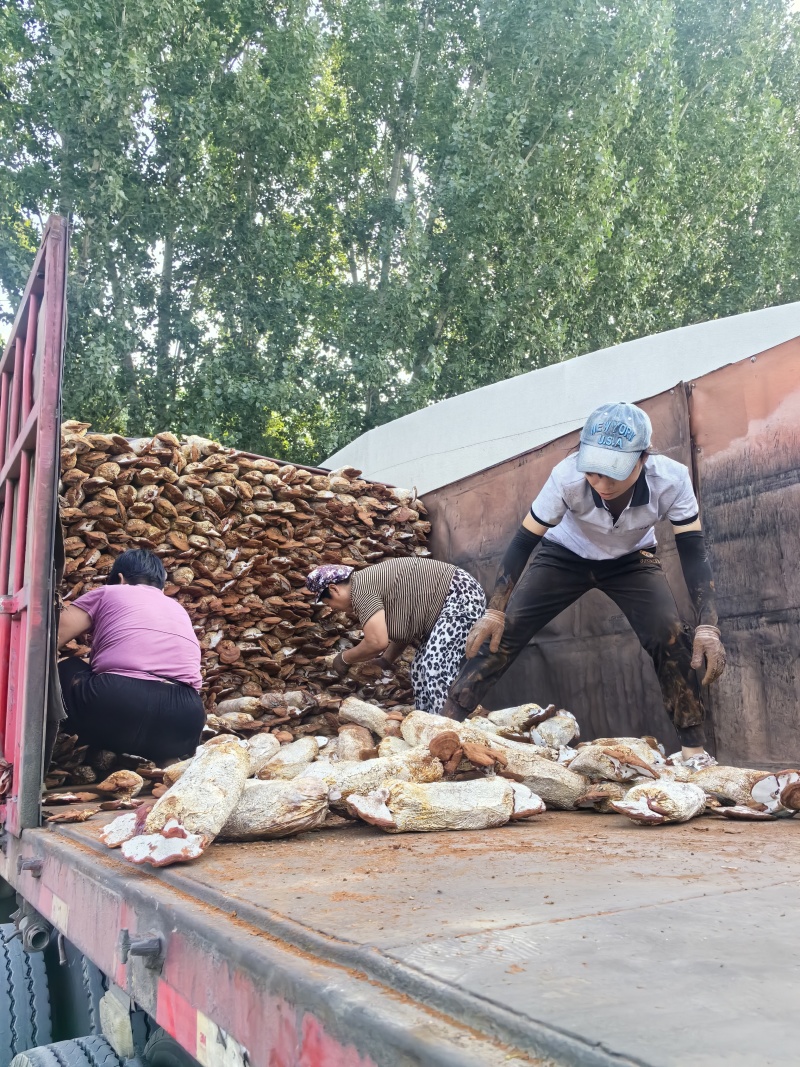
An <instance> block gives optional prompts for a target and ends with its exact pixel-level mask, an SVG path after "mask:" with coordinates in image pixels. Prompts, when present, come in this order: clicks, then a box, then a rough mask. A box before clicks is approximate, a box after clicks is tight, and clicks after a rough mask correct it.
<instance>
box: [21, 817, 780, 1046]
mask: <svg viewBox="0 0 800 1067" xmlns="http://www.w3.org/2000/svg"><path fill="white" fill-rule="evenodd" d="M100 825H101V819H100V818H95V819H94V820H92V821H90V822H87V823H83V824H75V825H64V826H61V827H58V828H53V829H42V830H28V831H26V832H25V833H24V834H23V837H22V841H21V843H20V842H15V841H10V842H9V847H8V855H7V857H6V863H7V866H8V868H9V874H8V875H7V876H8V877H9V879H10V880H11V881H14V882H17V883H18V884H19V883H20V880H24V891H25V895H26V896H28V897H29V899H31V900H32V901H33V902H34V904H36V894H37V892H38V894H39V898H40V910H42V911H43V913H45V914H50V916H51V917H52V918H53V920H54V921H55V922H56V925H58V926H59V928H61V929H63V931H64V932H65V933H66V934H67V936H69V938H70V939H71V940H73V941H75V942H76V943H77V944H78V946H79V947H80V948H82V950H83V951H85V952H86V953H87V954H88V955H90V956H91V957H92V958H93V959H94V960H95V962H97V963H98V965H99V966H101V967H102V968H103V969H104V970H106V972H107V973H109V974H112V975H115V976H116V980H117V981H118V983H119V984H120V985H121V986H122V987H123V988H127V989H128V991H129V992H130V993H131V995H132V996H134V997H135V998H136V999H137V1000H138V1001H139V1002H140V1003H142V1004H143V1006H144V1007H145V1008H146V1009H147V1010H151V1011H152V1013H153V1014H154V1015H155V1016H156V1017H157V1018H158V1020H159V1022H161V1023H162V1025H166V1026H167V1028H168V1029H170V1030H171V1032H173V1033H174V1034H176V1036H178V1037H179V1039H180V1038H181V1036H182V1030H181V1028H182V1027H183V1028H184V1029H185V1027H186V1026H189V1027H191V1026H196V1027H199V1026H200V1023H198V1022H197V1020H193V1019H191V1018H190V1019H189V1020H188V1022H187V1020H186V1019H184V1018H182V1014H181V1012H182V1011H183V1008H182V1005H183V1004H184V1002H187V1003H188V1002H191V1003H192V1004H195V1005H201V1006H203V1007H202V1008H201V1010H203V1011H205V1010H207V1011H208V1012H209V1013H211V1012H212V1011H213V1014H214V1018H215V1019H216V1021H217V1022H218V1023H219V1024H220V1025H221V1026H224V1027H225V1028H226V1029H227V1030H228V1032H229V1033H230V1034H232V1035H233V1037H234V1038H236V1040H237V1042H238V1043H239V1044H240V1045H242V1046H243V1047H244V1048H246V1049H247V1050H248V1054H249V1062H250V1063H251V1064H253V1065H254V1067H259V1065H261V1064H263V1065H264V1067H267V1065H269V1067H282V1065H283V1064H284V1063H286V1064H288V1063H294V1062H299V1063H304V1064H305V1063H308V1064H309V1065H311V1064H318V1065H319V1067H323V1065H324V1067H339V1065H341V1067H344V1065H348V1067H349V1065H350V1064H353V1065H359V1067H366V1065H367V1064H371V1063H374V1064H378V1065H384V1064H385V1065H386V1067H390V1065H391V1067H397V1065H402V1064H452V1065H453V1067H455V1065H456V1064H457V1065H459V1067H467V1065H472V1064H476V1065H477V1064H492V1065H493V1064H502V1063H506V1064H507V1063H509V1062H518V1063H558V1064H598V1065H599V1064H643V1065H653V1067H655V1065H659V1067H661V1065H682V1067H685V1065H687V1064H692V1065H700V1064H718V1063H726V1064H728V1065H737V1064H741V1065H745V1064H747V1065H748V1067H751V1065H752V1064H755V1063H758V1064H759V1065H760V1064H772V1063H775V1064H777V1063H785V1062H787V1057H789V1058H792V1056H791V1055H790V1053H789V1050H790V1049H794V1047H795V1043H796V1022H795V1016H796V990H797V989H798V988H799V987H800V985H799V984H798V980H799V979H800V953H798V951H797V948H798V936H797V919H796V915H797V914H798V903H800V899H799V898H800V893H798V878H799V877H800V844H799V842H800V837H798V829H799V828H798V825H797V824H796V823H795V821H793V820H781V821H776V822H759V823H741V822H728V821H724V820H722V819H718V818H716V817H705V818H702V819H696V820H694V821H692V822H690V823H687V824H683V825H675V826H666V827H658V828H646V827H641V826H637V825H635V824H633V823H631V822H629V821H628V820H626V819H624V818H623V817H622V816H602V815H596V814H594V813H589V812H581V813H567V812H548V813H547V814H546V815H545V816H543V817H542V818H540V819H539V820H534V821H532V822H529V823H516V824H514V823H511V824H509V825H507V826H505V827H503V828H501V829H497V830H493V831H490V832H483V831H481V832H478V831H475V832H463V833H450V834H445V833H436V834H417V835H415V834H405V835H387V834H383V833H380V832H378V831H376V830H375V829H374V828H370V827H367V826H363V825H361V824H358V825H357V824H353V825H352V826H348V827H345V828H342V829H338V830H323V831H317V832H314V833H308V834H304V835H302V836H300V837H296V838H289V839H285V840H279V841H273V842H264V843H253V844H230V845H224V844H215V845H214V846H213V847H212V848H211V849H210V851H209V853H208V854H207V855H206V856H204V857H203V858H202V859H201V860H200V861H199V862H197V863H194V864H188V865H184V866H181V867H172V868H168V869H164V870H161V871H152V870H150V869H146V870H140V869H136V868H132V867H131V866H130V865H128V864H127V863H125V862H124V861H122V860H121V859H120V858H119V853H116V852H111V851H109V850H107V849H105V847H104V846H102V845H101V844H99V843H98V841H97V833H98V830H99V828H100ZM18 850H19V851H20V854H24V855H26V856H38V857H40V858H43V859H44V869H43V872H42V875H41V878H39V879H38V880H36V879H34V878H33V876H32V874H31V873H30V872H28V871H25V872H23V873H22V874H18V873H17V871H16V860H13V856H14V854H15V852H16V851H18ZM12 861H13V862H12ZM0 873H2V863H0ZM48 894H51V895H52V894H55V896H54V897H52V899H51V897H50V896H49V895H48ZM107 898H113V899H107ZM48 905H49V910H48ZM114 909H116V914H112V911H113V910H114ZM59 919H61V921H59ZM115 922H116V923H117V924H118V926H119V927H123V928H126V929H130V930H131V935H132V936H133V934H134V932H136V931H138V933H139V935H143V934H146V933H148V932H149V933H158V934H159V935H160V936H161V937H162V939H163V941H164V944H165V946H166V952H165V958H164V961H163V966H162V967H161V969H160V971H159V970H158V967H157V966H156V968H152V967H151V968H148V967H147V966H146V963H145V961H142V960H141V959H138V960H129V963H128V964H127V965H123V964H122V963H121V962H120V952H119V946H118V945H116V944H114V943H113V942H114V939H115V937H116V932H115V931H116V927H114V926H113V925H112V924H113V923H115ZM209 954H212V955H213V956H214V957H215V960H216V967H215V968H209V967H208V966H207V964H208V957H209ZM98 956H99V957H101V958H98ZM201 961H202V963H203V964H204V965H203V966H201V965H200V964H201ZM766 961H768V968H769V969H768V970H767V969H766V967H765V962H766ZM209 971H210V972H211V973H212V974H213V975H214V980H213V983H211V985H210V986H209V988H207V989H206V988H199V985H202V984H203V983H206V984H208V974H209ZM201 972H202V973H201ZM184 1014H185V1012H184ZM309 1026H310V1027H311V1030H312V1031H313V1034H312V1036H311V1038H309V1036H308V1033H307V1031H308V1027H309ZM198 1033H199V1029H198ZM307 1040H310V1041H311V1045H310V1046H309V1047H310V1048H312V1051H311V1052H309V1053H308V1054H307V1055H306V1056H305V1058H302V1056H301V1057H300V1058H297V1059H291V1058H289V1050H290V1048H293V1049H295V1050H296V1048H297V1046H298V1042H306V1041H307ZM326 1041H327V1042H329V1044H328V1045H325V1042H326ZM320 1042H321V1043H322V1044H320ZM187 1047H193V1046H192V1045H191V1042H188V1043H187ZM198 1047H199V1046H198ZM303 1048H304V1049H305V1044H303ZM313 1049H317V1050H319V1049H322V1050H323V1051H322V1052H321V1053H320V1054H319V1055H316V1054H315V1053H314V1052H313ZM326 1049H327V1051H326ZM315 1057H316V1058H315ZM227 1062H228V1061H226V1063H227ZM229 1062H230V1063H234V1062H236V1061H235V1060H230V1061H229Z"/></svg>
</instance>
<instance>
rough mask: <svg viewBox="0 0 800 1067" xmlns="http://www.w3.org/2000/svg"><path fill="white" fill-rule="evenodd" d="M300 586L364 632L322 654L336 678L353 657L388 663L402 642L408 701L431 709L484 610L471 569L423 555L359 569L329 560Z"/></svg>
mask: <svg viewBox="0 0 800 1067" xmlns="http://www.w3.org/2000/svg"><path fill="white" fill-rule="evenodd" d="M306 586H307V587H308V588H309V589H310V590H311V592H312V593H315V594H316V602H317V603H319V602H320V601H325V602H326V603H328V604H329V605H330V606H331V607H332V608H333V610H334V611H343V612H345V613H346V614H348V615H350V616H352V617H353V618H356V619H358V621H359V623H360V625H361V628H362V629H363V631H364V637H363V639H362V640H361V641H360V642H359V643H358V644H357V645H356V646H355V647H354V648H348V649H345V650H344V651H342V652H337V653H334V654H332V655H331V656H329V657H327V658H328V659H329V661H330V662H329V666H330V667H331V669H332V670H334V671H336V673H337V674H339V675H340V677H343V676H344V675H345V674H346V673H347V671H348V669H349V668H350V667H351V666H353V664H355V663H364V662H366V661H368V660H376V661H377V662H378V663H379V664H380V665H381V666H382V667H385V668H391V666H392V665H393V664H394V662H395V660H396V659H397V657H398V656H399V655H400V654H401V652H402V651H403V649H404V648H406V646H407V645H409V644H414V645H416V646H417V652H416V654H415V656H414V660H413V662H412V664H411V683H412V685H413V687H414V703H415V705H416V706H417V707H418V708H420V709H421V710H422V711H428V712H431V713H433V714H438V713H439V712H440V711H441V709H442V707H443V706H444V702H445V700H446V698H447V693H448V690H449V688H450V684H451V682H452V681H453V679H454V678H455V676H456V674H457V673H458V669H459V667H460V666H461V663H462V661H463V659H464V650H465V647H466V641H467V634H468V633H469V631H470V628H471V626H472V624H473V623H474V622H476V621H477V620H478V619H480V618H481V617H482V615H483V612H484V611H485V609H486V597H485V596H484V592H483V589H481V587H480V585H479V584H478V583H477V582H476V581H475V579H474V578H473V577H472V575H470V574H467V572H466V571H462V570H459V569H458V568H457V567H453V566H452V565H451V564H449V563H440V562H439V561H438V560H433V559H427V558H425V557H422V556H405V557H402V558H399V559H387V560H384V561H383V562H382V563H376V564H374V565H373V566H371V567H364V569H363V570H355V568H353V567H346V566H344V565H342V566H337V565H335V564H326V565H325V566H322V567H317V569H316V570H314V571H312V572H311V574H309V576H308V577H307V578H306Z"/></svg>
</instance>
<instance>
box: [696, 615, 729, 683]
mask: <svg viewBox="0 0 800 1067" xmlns="http://www.w3.org/2000/svg"><path fill="white" fill-rule="evenodd" d="M704 659H705V661H706V673H705V676H704V678H703V681H702V684H703V685H711V683H712V682H716V680H717V678H719V676H720V675H721V674H722V672H723V671H724V670H725V649H724V648H723V647H722V642H721V641H720V639H719V630H718V629H717V627H716V626H708V625H706V624H704V625H702V626H698V627H697V629H696V630H695V632H694V643H693V645H692V667H693V668H694V669H695V670H699V668H700V667H702V666H703V660H704Z"/></svg>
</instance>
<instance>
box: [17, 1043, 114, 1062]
mask: <svg viewBox="0 0 800 1067" xmlns="http://www.w3.org/2000/svg"><path fill="white" fill-rule="evenodd" d="M10 1067H122V1060H121V1059H120V1058H119V1056H118V1055H117V1054H116V1052H115V1051H114V1050H113V1048H112V1047H111V1045H109V1043H108V1042H107V1041H106V1039H105V1038H104V1037H76V1038H75V1040H74V1041H59V1042H57V1043H56V1044H55V1045H42V1046H41V1047H40V1048H32V1049H29V1050H28V1051H27V1052H20V1053H19V1055H17V1056H15V1057H14V1059H13V1060H12V1061H11V1064H10Z"/></svg>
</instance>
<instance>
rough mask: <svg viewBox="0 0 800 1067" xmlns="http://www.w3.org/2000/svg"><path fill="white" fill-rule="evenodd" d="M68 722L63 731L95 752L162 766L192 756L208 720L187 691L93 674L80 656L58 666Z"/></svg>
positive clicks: (198, 701)
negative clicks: (120, 754)
mask: <svg viewBox="0 0 800 1067" xmlns="http://www.w3.org/2000/svg"><path fill="white" fill-rule="evenodd" d="M58 675H59V678H60V680H61V690H62V692H63V694H64V703H65V704H66V708H67V718H66V720H65V721H64V722H62V724H61V729H62V730H66V731H67V732H68V733H70V732H71V733H75V734H77V735H78V737H79V738H80V740H81V741H82V742H83V743H84V744H88V745H91V747H92V748H104V749H109V750H110V751H111V752H126V753H128V754H130V755H133V756H142V757H143V758H144V759H148V760H153V762H154V763H161V762H162V761H163V760H167V759H177V758H180V757H182V756H188V755H191V753H193V752H194V750H195V748H196V747H197V745H198V744H199V742H200V734H201V731H202V729H203V726H204V725H205V721H206V716H205V711H204V709H203V701H202V700H201V698H200V694H199V693H198V692H197V690H196V689H192V688H191V686H188V685H178V684H175V685H170V684H169V683H168V682H158V681H149V680H146V679H144V678H127V677H125V676H124V675H122V674H93V673H92V671H91V668H90V667H89V664H88V663H86V661H85V660H82V659H80V658H79V657H77V656H73V657H72V658H71V659H65V660H62V661H61V663H59V665H58Z"/></svg>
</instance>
